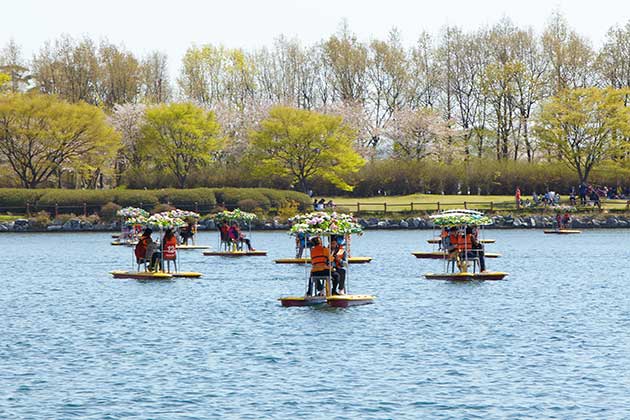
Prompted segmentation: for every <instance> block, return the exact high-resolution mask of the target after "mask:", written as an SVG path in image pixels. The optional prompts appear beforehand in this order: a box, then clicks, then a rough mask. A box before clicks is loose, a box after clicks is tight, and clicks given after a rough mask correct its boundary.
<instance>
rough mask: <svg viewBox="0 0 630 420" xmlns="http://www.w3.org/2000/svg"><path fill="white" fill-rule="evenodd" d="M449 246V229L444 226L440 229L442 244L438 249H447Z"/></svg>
mask: <svg viewBox="0 0 630 420" xmlns="http://www.w3.org/2000/svg"><path fill="white" fill-rule="evenodd" d="M447 248H448V229H447V228H442V230H441V231H440V245H439V246H438V249H440V250H446V249H447Z"/></svg>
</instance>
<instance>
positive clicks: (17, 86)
mask: <svg viewBox="0 0 630 420" xmlns="http://www.w3.org/2000/svg"><path fill="white" fill-rule="evenodd" d="M0 73H4V74H6V75H8V76H9V80H10V81H11V83H9V84H8V85H7V86H5V88H7V87H8V90H9V91H11V92H13V93H17V92H21V91H24V90H26V89H27V88H28V84H29V81H30V79H31V75H30V74H29V70H28V68H27V64H26V62H25V61H24V59H23V58H22V49H21V48H20V46H19V45H17V44H16V43H15V41H14V40H12V39H11V40H9V42H8V43H7V45H6V46H5V47H4V48H3V49H2V50H0ZM1 86H2V83H0V87H1Z"/></svg>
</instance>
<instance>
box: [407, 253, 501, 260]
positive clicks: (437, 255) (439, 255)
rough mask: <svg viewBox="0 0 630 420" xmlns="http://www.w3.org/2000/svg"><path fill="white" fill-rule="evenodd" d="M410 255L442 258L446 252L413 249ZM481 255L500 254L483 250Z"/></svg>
mask: <svg viewBox="0 0 630 420" xmlns="http://www.w3.org/2000/svg"><path fill="white" fill-rule="evenodd" d="M411 255H413V256H415V257H416V258H423V259H427V260H442V259H444V258H446V253H445V252H442V251H432V252H431V251H428V252H424V251H415V252H412V253H411ZM483 255H484V256H485V257H486V258H499V257H500V256H501V254H497V253H495V252H485V253H484V254H483Z"/></svg>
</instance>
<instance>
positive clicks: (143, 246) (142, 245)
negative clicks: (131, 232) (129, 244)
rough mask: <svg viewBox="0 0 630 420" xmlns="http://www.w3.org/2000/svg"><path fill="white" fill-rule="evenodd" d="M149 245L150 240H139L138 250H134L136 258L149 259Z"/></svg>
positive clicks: (143, 238) (144, 237)
mask: <svg viewBox="0 0 630 420" xmlns="http://www.w3.org/2000/svg"><path fill="white" fill-rule="evenodd" d="M148 244H149V238H148V237H146V236H143V237H141V238H140V240H138V244H137V245H136V249H134V253H135V254H136V258H137V259H139V260H143V259H145V258H146V257H147V245H148Z"/></svg>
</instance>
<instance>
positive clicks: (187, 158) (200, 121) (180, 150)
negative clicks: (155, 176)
mask: <svg viewBox="0 0 630 420" xmlns="http://www.w3.org/2000/svg"><path fill="white" fill-rule="evenodd" d="M145 118H146V124H145V125H144V126H143V127H142V140H141V142H142V143H141V144H142V149H143V150H144V154H145V155H146V156H148V157H150V158H151V159H152V160H153V161H154V162H155V163H156V164H158V165H162V166H164V167H165V168H167V169H168V170H170V171H171V172H172V173H173V175H175V177H176V178H177V184H178V187H179V188H184V187H185V186H186V179H187V178H188V175H189V174H190V171H191V170H192V169H194V168H197V167H199V166H200V165H202V164H204V163H208V162H209V161H210V159H211V157H212V153H213V152H215V151H216V150H218V148H219V139H218V136H217V135H218V133H219V130H220V127H219V124H218V123H217V121H216V118H215V116H214V113H213V112H210V111H204V110H202V109H201V108H199V107H196V106H195V105H192V104H188V103H176V104H170V105H160V106H157V107H154V108H150V109H148V110H147V111H146V117H145Z"/></svg>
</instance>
